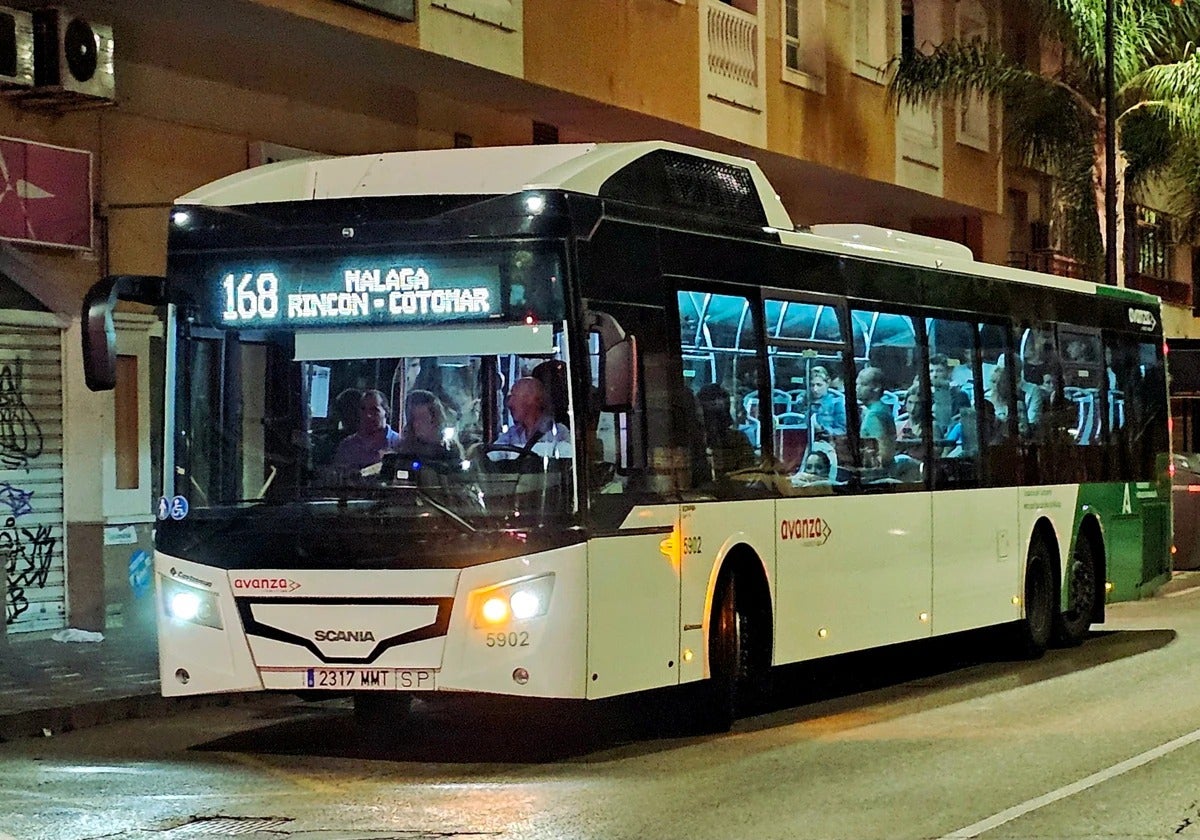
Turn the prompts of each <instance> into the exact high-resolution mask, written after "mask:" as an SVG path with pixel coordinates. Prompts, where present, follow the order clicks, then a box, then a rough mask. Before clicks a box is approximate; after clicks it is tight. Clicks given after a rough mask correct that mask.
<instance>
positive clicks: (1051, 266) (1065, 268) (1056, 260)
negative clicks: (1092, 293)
mask: <svg viewBox="0 0 1200 840" xmlns="http://www.w3.org/2000/svg"><path fill="white" fill-rule="evenodd" d="M1008 264H1009V265H1010V266H1012V267H1013V268H1024V269H1028V270H1029V271H1040V272H1042V273H1043V274H1053V275H1056V276H1058V277H1074V278H1075V279H1076V280H1082V279H1084V277H1083V270H1084V266H1083V263H1081V262H1080V261H1079V260H1077V259H1075V258H1073V257H1068V256H1067V255H1066V254H1064V253H1062V252H1060V251H1055V250H1054V249H1052V248H1035V249H1033V250H1032V251H1009V252H1008Z"/></svg>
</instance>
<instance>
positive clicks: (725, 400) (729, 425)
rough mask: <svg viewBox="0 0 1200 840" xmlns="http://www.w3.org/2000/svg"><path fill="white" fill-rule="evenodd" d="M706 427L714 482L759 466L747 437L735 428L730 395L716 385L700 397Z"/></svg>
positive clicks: (711, 384) (704, 388)
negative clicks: (739, 471)
mask: <svg viewBox="0 0 1200 840" xmlns="http://www.w3.org/2000/svg"><path fill="white" fill-rule="evenodd" d="M696 400H697V402H699V403H700V414H701V417H702V421H703V426H704V437H705V441H706V443H707V449H708V452H709V459H710V467H711V470H712V477H713V480H714V481H716V480H720V479H721V478H724V477H726V476H728V475H729V474H730V473H734V472H737V471H738V470H744V469H747V468H749V467H753V466H755V465H756V463H757V461H758V459H757V457H756V456H755V454H754V448H753V447H752V446H751V445H750V440H749V439H748V438H747V437H746V435H745V434H743V433H742V432H740V431H738V430H737V428H736V427H735V426H734V422H733V414H732V413H731V411H730V404H729V392H728V391H726V390H725V389H724V388H722V387H721V386H720V385H718V384H716V383H715V382H710V383H709V384H707V385H704V386H702V387H701V388H700V390H699V391H698V392H697V393H696Z"/></svg>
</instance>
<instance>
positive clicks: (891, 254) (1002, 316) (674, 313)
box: [85, 142, 1170, 727]
mask: <svg viewBox="0 0 1200 840" xmlns="http://www.w3.org/2000/svg"><path fill="white" fill-rule="evenodd" d="M168 247H169V255H168V271H167V276H166V277H165V278H147V277H112V278H107V279H106V280H104V281H102V282H101V283H100V284H98V285H97V287H96V288H95V289H93V291H92V293H91V294H90V295H89V299H88V301H87V303H86V304H85V318H86V321H87V329H86V330H85V357H86V359H87V363H88V373H89V384H91V385H92V386H93V387H95V388H104V387H111V385H112V380H113V350H112V342H111V320H110V318H111V311H112V308H113V306H114V305H115V302H116V301H117V300H118V299H122V298H123V299H133V300H140V301H143V302H150V303H156V304H161V305H163V306H164V308H165V312H166V318H167V335H168V337H169V338H168V358H167V383H166V388H167V403H168V411H167V415H168V422H167V427H166V429H165V435H166V441H167V442H168V445H166V446H165V447H164V450H165V453H166V455H165V460H166V464H165V477H166V483H165V487H166V490H165V496H164V497H163V499H161V500H160V503H159V510H158V515H159V519H160V522H159V524H158V527H157V531H156V551H155V572H156V573H155V580H156V583H157V599H158V601H157V603H158V627H159V637H160V641H159V647H160V660H161V676H162V691H163V693H164V694H167V695H186V694H200V693H211V692H235V691H237V692H244V691H257V690H266V691H284V692H311V693H318V694H319V693H320V692H328V693H329V694H330V695H331V696H332V695H333V694H336V693H352V694H353V695H354V697H355V700H356V708H357V709H358V710H359V711H360V712H361V713H362V715H363V716H364V717H365V718H376V719H378V718H384V719H389V720H394V719H395V716H396V715H398V714H400V713H401V712H403V711H404V710H405V709H406V708H407V703H408V701H409V699H410V698H411V697H413V696H415V695H418V694H420V695H423V696H426V697H430V696H435V695H437V694H441V693H446V692H475V693H485V694H505V695H512V696H518V697H540V698H578V699H595V698H604V697H611V696H615V695H620V694H626V693H631V692H639V691H643V690H648V689H658V688H663V687H668V686H677V685H682V684H688V683H698V684H699V685H700V687H701V688H704V687H707V689H708V690H706V691H700V692H699V694H701V695H702V696H705V697H706V698H707V704H706V707H705V712H704V714H702V715H701V716H700V721H699V722H701V723H702V724H703V725H705V726H715V727H721V726H728V725H729V723H730V722H731V721H732V719H733V716H734V715H735V714H736V713H737V710H738V708H739V703H740V702H741V700H742V699H744V697H745V696H746V694H747V692H751V691H753V690H754V688H755V686H756V685H758V684H759V682H760V680H761V679H762V677H763V676H764V675H765V674H766V673H767V672H768V671H769V669H770V668H771V667H772V666H776V665H782V664H785V663H793V662H798V661H801V660H809V659H815V658H819V657H826V656H830V655H833V654H840V653H845V652H849V651H855V650H861V649H865V648H870V647H874V646H880V645H888V644H893V643H898V642H906V641H911V640H918V639H922V638H926V637H932V636H942V635H945V634H950V633H956V632H959V631H964V630H968V629H972V628H977V627H983V626H990V625H1011V627H1012V629H1013V631H1014V632H1013V633H1012V634H1010V635H1011V638H1013V639H1016V640H1017V641H1018V642H1019V644H1020V645H1021V647H1023V649H1024V650H1026V651H1027V652H1029V653H1033V654H1036V653H1039V652H1040V651H1041V650H1043V649H1044V648H1045V647H1046V645H1048V644H1050V643H1051V642H1053V641H1055V640H1057V641H1059V642H1061V643H1066V644H1072V643H1078V642H1079V641H1080V640H1081V639H1082V638H1083V637H1084V635H1085V633H1086V631H1087V629H1088V627H1089V625H1090V624H1091V623H1092V622H1093V621H1097V620H1101V619H1102V618H1103V614H1104V605H1105V603H1106V596H1107V599H1112V598H1133V597H1139V596H1141V595H1143V594H1146V593H1148V592H1151V591H1153V590H1154V588H1155V587H1157V586H1158V585H1159V584H1161V583H1162V582H1163V581H1164V580H1165V579H1166V578H1167V576H1168V575H1169V559H1168V546H1169V544H1170V525H1169V523H1170V516H1169V504H1170V501H1169V486H1168V485H1167V484H1166V483H1165V482H1164V477H1165V471H1166V464H1167V462H1168V461H1169V457H1168V449H1169V444H1168V435H1167V412H1166V404H1167V403H1166V385H1165V381H1166V379H1165V371H1164V358H1163V350H1162V333H1161V328H1160V326H1159V323H1160V322H1159V310H1158V301H1157V299H1155V298H1152V297H1149V296H1146V295H1141V294H1138V293H1135V292H1131V291H1126V290H1118V289H1112V288H1108V287H1104V286H1098V285H1095V284H1091V283H1086V282H1080V281H1075V280H1068V279H1063V278H1057V277H1049V276H1043V275H1038V274H1034V273H1030V272H1025V271H1018V270H1015V269H1008V268H1003V267H998V266H994V265H986V264H982V263H978V262H976V261H974V260H973V259H972V257H971V254H970V252H969V250H967V249H966V248H965V247H963V246H960V245H956V244H954V243H949V242H943V241H940V240H934V239H929V238H926V237H920V236H914V235H911V234H905V233H898V232H894V231H887V230H882V229H878V228H870V227H863V226H830V227H819V226H818V227H815V228H812V229H797V228H796V227H795V226H794V225H793V223H792V221H791V220H790V219H789V217H788V214H787V212H786V211H785V210H784V207H783V206H782V204H781V203H780V201H779V199H778V197H777V196H776V194H775V191H774V190H773V189H772V188H771V186H770V184H769V183H768V182H767V181H766V179H765V177H764V176H763V174H762V172H761V171H760V170H759V168H758V167H757V166H756V165H755V164H754V163H753V162H751V161H749V160H744V159H740V158H734V157H728V156H723V155H718V154H713V153H710V152H706V151H701V150H697V149H691V148H686V147H681V146H676V145H672V144H667V143H661V142H639V143H626V144H612V145H603V144H602V145H562V146H535V147H520V148H490V149H489V148H483V149H455V150H443V151H421V152H403V153H395V154H382V155H369V156H361V157H350V158H341V159H320V160H306V161H294V162H284V163H279V164H273V165H270V166H264V167H260V168H258V169H254V170H250V171H247V172H244V173H240V174H237V175H233V176H230V177H228V178H225V179H222V180H220V181H217V182H215V183H213V184H211V185H208V186H205V187H203V188H201V189H198V190H196V191H194V192H192V193H190V194H188V195H186V196H184V197H183V198H181V199H180V200H179V201H178V203H177V205H176V207H175V208H174V212H173V214H172V217H171V226H170V237H169V246H168Z"/></svg>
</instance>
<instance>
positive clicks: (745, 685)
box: [699, 574, 767, 732]
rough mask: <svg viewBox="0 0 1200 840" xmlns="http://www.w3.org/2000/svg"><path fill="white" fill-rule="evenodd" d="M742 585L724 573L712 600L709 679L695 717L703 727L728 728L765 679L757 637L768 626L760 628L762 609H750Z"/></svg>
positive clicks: (710, 728)
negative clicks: (698, 714)
mask: <svg viewBox="0 0 1200 840" xmlns="http://www.w3.org/2000/svg"><path fill="white" fill-rule="evenodd" d="M739 583H742V585H739ZM743 588H744V582H740V581H739V580H738V577H737V575H733V574H729V575H727V576H724V577H723V578H722V580H721V581H720V582H719V583H718V585H717V591H716V594H715V596H714V598H713V614H712V620H711V623H710V629H709V671H710V677H709V680H708V686H707V691H706V692H705V695H706V696H705V697H704V701H703V707H702V708H701V710H700V721H699V723H700V728H701V729H702V730H703V731H708V732H728V731H729V729H730V728H732V726H733V722H734V721H735V720H736V719H737V716H738V714H739V712H742V711H744V710H745V709H746V708H747V706H748V705H749V704H750V703H752V702H753V700H754V697H755V695H756V693H757V692H759V691H760V690H761V688H762V685H763V680H764V678H765V672H766V670H767V669H766V667H764V664H763V663H762V662H761V661H760V660H761V658H762V657H761V656H760V655H759V654H760V648H761V646H760V645H758V640H759V638H760V635H759V634H760V633H765V632H767V628H766V627H765V626H760V625H761V624H763V623H764V620H763V619H762V618H761V617H760V612H761V611H755V610H753V609H752V608H751V605H750V601H751V599H750V598H749V597H748V593H747V592H745V591H743Z"/></svg>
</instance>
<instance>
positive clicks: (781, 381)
mask: <svg viewBox="0 0 1200 840" xmlns="http://www.w3.org/2000/svg"><path fill="white" fill-rule="evenodd" d="M763 312H764V319H763V320H764V324H765V330H766V334H767V365H768V368H769V370H770V372H771V405H772V414H773V420H774V427H775V431H774V443H775V457H776V459H777V461H778V470H779V472H780V473H782V474H783V475H784V476H786V477H787V480H786V481H783V482H781V483H780V486H781V488H782V492H784V493H786V494H788V495H799V494H809V493H814V492H829V488H831V487H836V486H841V485H843V484H844V483H845V478H846V476H847V474H848V473H847V470H848V468H849V467H850V466H851V464H852V463H853V457H852V454H851V450H850V445H849V437H848V434H849V428H848V424H847V419H846V416H847V415H846V385H845V375H844V374H845V372H844V370H843V368H844V362H843V358H844V356H843V350H844V347H845V339H844V338H843V332H842V323H841V322H842V313H841V311H840V310H839V309H838V308H837V307H836V306H834V305H832V304H826V303H810V302H807V301H797V300H791V301H784V300H767V301H765V302H764V304H763Z"/></svg>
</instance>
